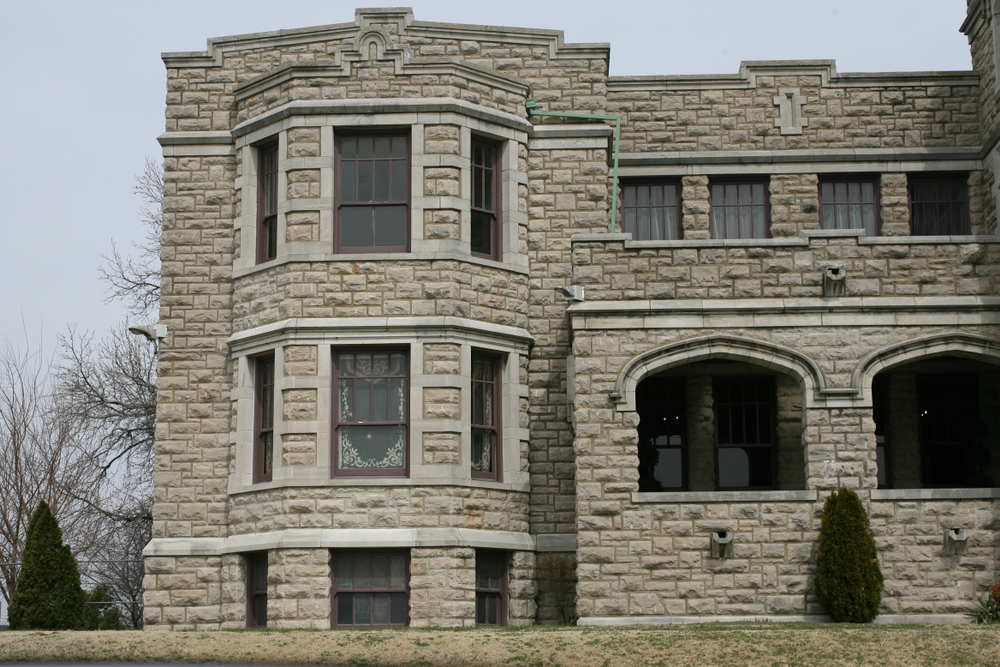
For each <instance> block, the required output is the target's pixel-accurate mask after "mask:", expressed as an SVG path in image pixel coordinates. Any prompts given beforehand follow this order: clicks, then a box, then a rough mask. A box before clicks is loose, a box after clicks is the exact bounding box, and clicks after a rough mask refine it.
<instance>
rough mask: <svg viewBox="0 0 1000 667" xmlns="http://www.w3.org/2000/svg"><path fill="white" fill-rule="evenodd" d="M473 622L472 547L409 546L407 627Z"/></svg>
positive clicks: (468, 624)
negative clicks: (438, 547) (408, 613)
mask: <svg viewBox="0 0 1000 667" xmlns="http://www.w3.org/2000/svg"><path fill="white" fill-rule="evenodd" d="M475 626H476V550H475V549H469V548H465V547H455V548H440V549H410V627H414V628H427V627H441V628H472V627H475Z"/></svg>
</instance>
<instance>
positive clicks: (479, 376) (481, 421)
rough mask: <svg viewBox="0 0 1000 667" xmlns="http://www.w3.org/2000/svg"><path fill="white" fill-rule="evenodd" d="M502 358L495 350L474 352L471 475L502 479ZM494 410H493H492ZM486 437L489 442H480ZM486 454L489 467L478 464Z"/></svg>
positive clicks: (481, 477)
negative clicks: (484, 443) (485, 453)
mask: <svg viewBox="0 0 1000 667" xmlns="http://www.w3.org/2000/svg"><path fill="white" fill-rule="evenodd" d="M502 374H503V359H502V358H501V357H500V356H499V355H496V354H489V353H485V352H479V351H473V353H472V476H473V478H476V479H492V480H496V481H498V482H499V481H501V477H502V471H503V412H502V411H501V410H502V407H503V400H502V392H503V377H502ZM491 413H492V414H491ZM484 440H485V441H486V446H485V447H483V446H477V443H481V442H482V441H484ZM487 448H488V454H487V455H486V456H487V458H488V461H489V464H490V465H489V467H488V468H487V469H485V470H484V469H483V467H484V466H482V465H478V466H477V460H476V459H477V457H478V458H479V463H481V462H482V460H483V453H484V451H486V450H487Z"/></svg>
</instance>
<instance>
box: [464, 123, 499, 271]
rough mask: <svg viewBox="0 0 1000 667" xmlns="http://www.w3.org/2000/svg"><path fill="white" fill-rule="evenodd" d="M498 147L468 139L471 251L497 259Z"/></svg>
mask: <svg viewBox="0 0 1000 667" xmlns="http://www.w3.org/2000/svg"><path fill="white" fill-rule="evenodd" d="M499 163H500V149H499V147H498V146H496V145H494V144H491V143H488V142H485V141H482V140H479V139H473V140H472V207H471V209H472V211H471V212H472V221H471V222H472V227H471V232H470V233H471V239H470V244H471V250H472V254H474V255H478V256H480V257H486V258H488V259H495V260H500V259H501V257H502V251H501V246H502V243H501V219H500V200H499V196H498V195H499V193H500V181H499V178H500V166H499Z"/></svg>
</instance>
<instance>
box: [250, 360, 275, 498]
mask: <svg viewBox="0 0 1000 667" xmlns="http://www.w3.org/2000/svg"><path fill="white" fill-rule="evenodd" d="M254 376H255V381H254V447H253V481H254V484H257V483H260V482H270V481H271V477H272V475H273V472H274V353H273V352H272V353H270V354H265V355H262V356H259V357H256V358H255V359H254Z"/></svg>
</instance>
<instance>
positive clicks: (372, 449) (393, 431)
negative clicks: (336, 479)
mask: <svg viewBox="0 0 1000 667" xmlns="http://www.w3.org/2000/svg"><path fill="white" fill-rule="evenodd" d="M338 435H339V443H338V446H339V448H340V451H339V462H340V467H341V468H344V469H381V468H403V467H405V465H406V427H405V426H403V425H386V426H340V427H339V428H338Z"/></svg>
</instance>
